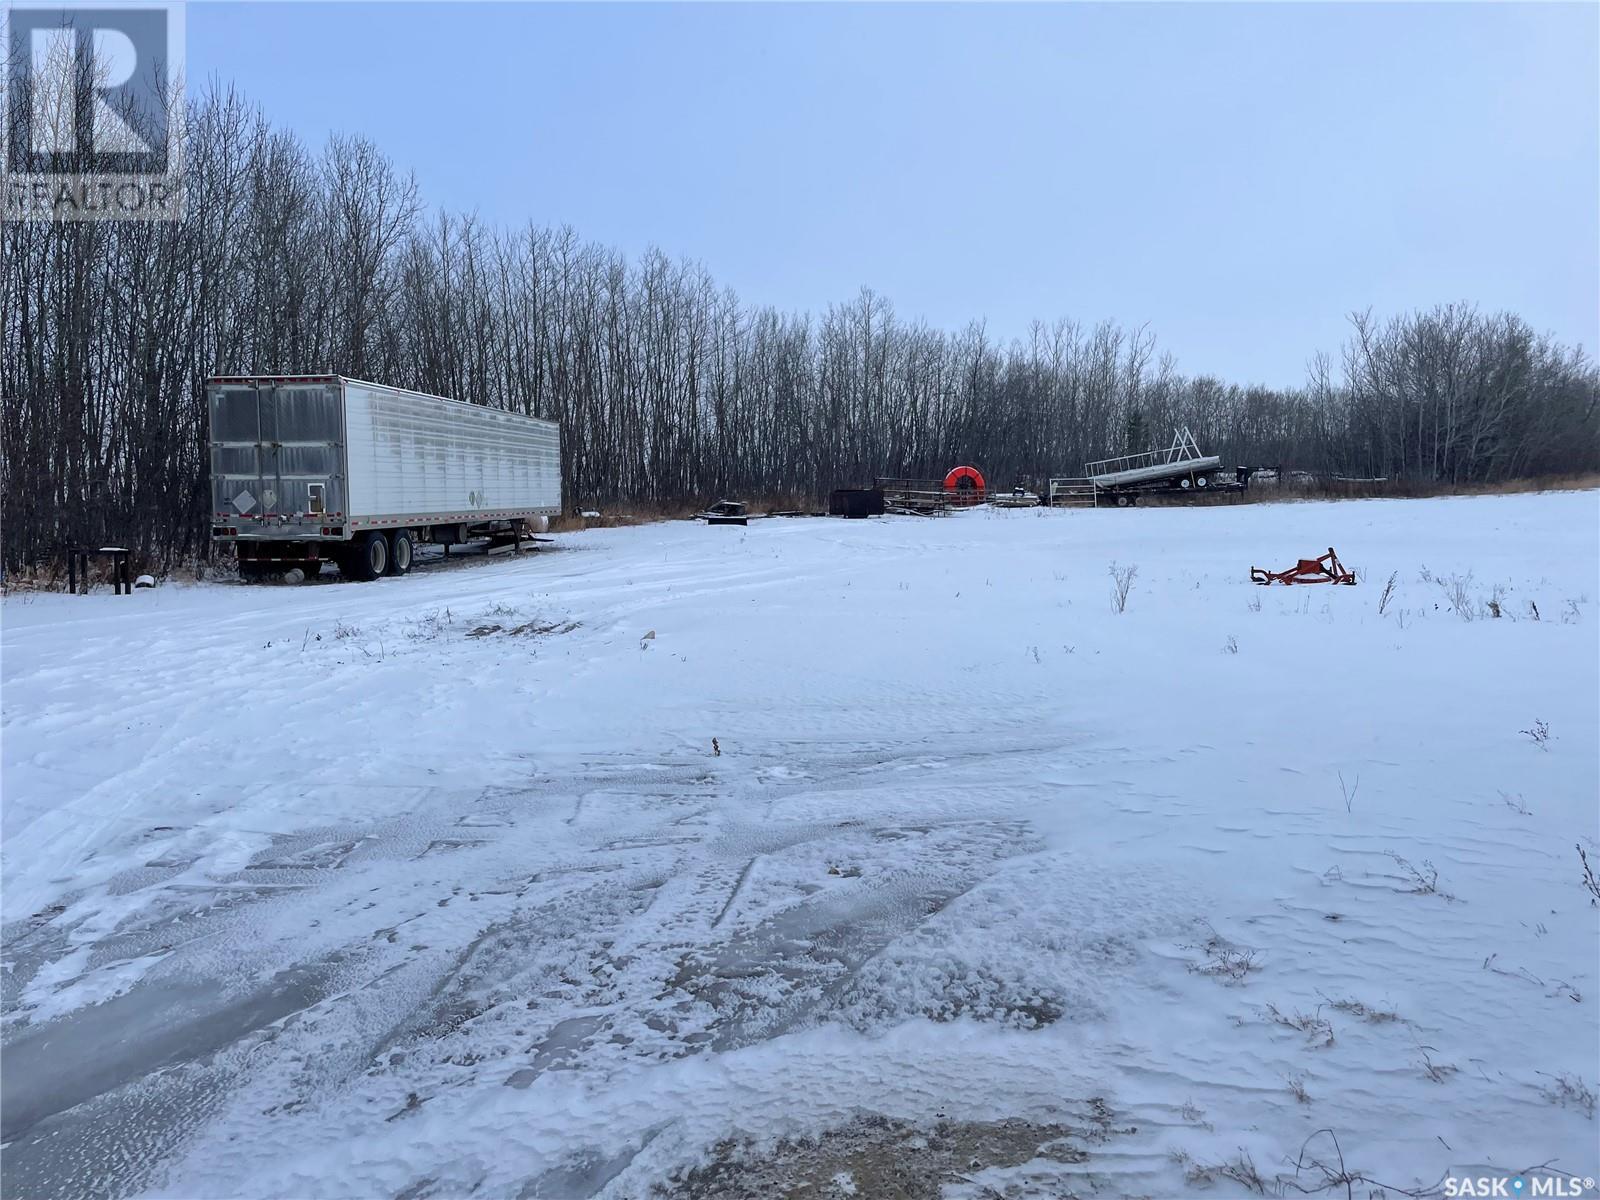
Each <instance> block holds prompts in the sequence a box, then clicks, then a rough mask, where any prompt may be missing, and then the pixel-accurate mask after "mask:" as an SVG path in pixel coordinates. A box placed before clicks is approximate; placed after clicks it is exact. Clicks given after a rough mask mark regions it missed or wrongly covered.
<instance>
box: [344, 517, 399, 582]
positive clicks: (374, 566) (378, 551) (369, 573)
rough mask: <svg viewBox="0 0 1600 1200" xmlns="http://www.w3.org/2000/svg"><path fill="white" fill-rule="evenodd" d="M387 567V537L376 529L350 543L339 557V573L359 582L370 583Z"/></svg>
mask: <svg viewBox="0 0 1600 1200" xmlns="http://www.w3.org/2000/svg"><path fill="white" fill-rule="evenodd" d="M388 569H389V539H388V538H386V537H384V536H383V534H382V533H380V532H379V531H378V530H376V529H374V530H373V531H372V532H371V533H369V534H367V536H366V537H364V538H362V539H361V540H360V541H359V542H356V543H354V544H353V545H351V547H350V548H349V549H348V550H346V551H345V553H344V556H343V557H342V558H340V559H339V574H341V575H343V576H344V577H345V578H346V579H354V580H357V581H359V582H361V583H371V582H372V581H373V580H374V579H376V578H378V576H380V575H382V574H383V573H384V572H385V571H387V570H388Z"/></svg>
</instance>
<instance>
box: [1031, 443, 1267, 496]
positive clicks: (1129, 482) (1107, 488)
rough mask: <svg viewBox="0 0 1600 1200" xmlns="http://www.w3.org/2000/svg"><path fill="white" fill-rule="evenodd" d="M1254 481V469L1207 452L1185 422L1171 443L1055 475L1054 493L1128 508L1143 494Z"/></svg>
mask: <svg viewBox="0 0 1600 1200" xmlns="http://www.w3.org/2000/svg"><path fill="white" fill-rule="evenodd" d="M1248 486H1249V472H1248V471H1244V472H1241V471H1230V470H1227V469H1225V468H1224V467H1223V465H1222V459H1221V458H1219V457H1218V456H1217V455H1215V454H1202V453H1201V451H1200V447H1199V445H1198V444H1197V443H1196V442H1195V439H1194V434H1192V433H1190V432H1189V430H1188V429H1187V428H1181V429H1178V430H1176V431H1174V433H1173V437H1172V444H1171V445H1170V446H1168V447H1167V448H1166V449H1156V450H1145V451H1143V452H1141V453H1139V454H1123V455H1119V456H1117V457H1115V458H1102V459H1098V460H1096V461H1094V462H1091V463H1086V464H1085V465H1084V468H1083V474H1082V475H1078V476H1071V477H1057V478H1054V479H1051V480H1050V486H1049V490H1048V497H1049V503H1050V504H1051V505H1055V506H1064V505H1078V506H1081V507H1095V508H1098V507H1101V506H1104V505H1110V506H1114V507H1116V508H1127V507H1129V506H1131V505H1134V504H1137V503H1138V502H1139V499H1140V497H1142V496H1152V495H1155V494H1169V495H1173V496H1174V497H1176V496H1199V495H1204V494H1210V493H1214V492H1227V491H1243V490H1244V489H1245V488H1247V487H1248Z"/></svg>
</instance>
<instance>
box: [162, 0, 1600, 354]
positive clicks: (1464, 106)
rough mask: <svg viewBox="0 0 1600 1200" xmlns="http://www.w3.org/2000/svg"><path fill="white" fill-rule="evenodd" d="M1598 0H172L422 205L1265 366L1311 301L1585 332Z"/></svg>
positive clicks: (1327, 334) (191, 61)
mask: <svg viewBox="0 0 1600 1200" xmlns="http://www.w3.org/2000/svg"><path fill="white" fill-rule="evenodd" d="M1597 61H1600V7H1597V6H1596V5H1593V4H1571V5H1562V6H1551V5H1538V4H1502V5H1491V4H1471V5H1454V4H1422V5H1412V4H1378V3H1372V4H1342V5H1320V4H1318V5H1310V4H1306V5H1300V4H1270V5H1269V4H1205V5H1201V4H1195V5H1180V6H1169V5H1157V4H1119V5H1091V4H1062V5H1021V6H1009V5H1007V6H1002V5H976V4H974V5H941V6H924V5H918V4H899V5H883V6H867V5H843V4H835V5H809V6H804V5H796V6H789V5H783V6H778V5H758V4H721V5H705V6H689V5H684V6H678V5H668V4H657V5H645V6H632V5H621V4H605V5H591V6H565V5H531V4H530V5H522V4H486V5H468V4H446V5H440V4H400V3H371V4H345V5H338V4H319V3H306V4H191V5H190V6H189V13H188V72H189V77H190V79H191V81H193V82H196V83H198V82H201V81H203V80H204V79H206V78H210V77H216V78H222V79H231V80H233V81H234V82H236V83H237V84H238V86H239V87H240V88H241V89H242V90H243V91H244V92H245V93H246V94H247V95H248V96H250V97H251V98H252V99H254V100H256V101H258V102H259V103H260V104H261V105H263V106H264V108H265V109H266V110H267V112H268V113H269V114H270V116H271V117H272V119H273V120H274V122H275V123H276V124H278V125H280V126H284V127H288V128H291V129H294V130H296V131H298V132H299V133H300V134H301V135H302V136H303V137H304V138H305V139H306V140H307V141H308V142H310V143H311V144H312V145H314V146H320V145H321V143H322V142H323V140H324V139H325V138H326V136H327V135H328V133H329V132H330V131H335V130H338V131H345V132H351V133H360V134H365V135H366V136H368V137H370V138H372V139H373V140H374V141H376V142H377V143H378V144H379V145H380V146H382V147H383V148H384V149H385V150H386V151H387V152H388V153H389V154H390V155H391V156H392V157H393V158H394V159H395V161H396V162H397V163H398V164H399V165H401V166H402V167H406V168H410V169H413V170H414V171H415V172H416V175H417V178H418V181H419V183H420V184H421V188H422V192H423V195H424V198H425V200H426V201H427V202H429V203H430V204H434V205H441V204H442V205H444V206H447V207H449V208H452V209H462V210H475V211H477V212H478V213H479V214H480V215H481V216H482V217H484V218H486V219H488V220H491V221H493V222H496V223H501V224H518V225H520V224H522V223H523V222H525V221H527V220H529V219H532V220H534V221H537V222H540V223H551V224H555V223H563V222H565V223H569V224H571V225H573V226H574V227H575V228H576V229H577V230H578V231H579V232H580V233H581V234H583V235H584V236H585V237H587V238H592V239H594V240H598V241H601V242H604V243H607V244H609V245H613V246H616V247H619V248H620V249H623V250H625V251H627V252H628V253H629V254H631V255H636V254H637V253H638V252H639V251H640V250H642V249H643V248H645V247H646V246H649V245H652V244H653V245H657V246H660V247H661V248H662V249H663V250H665V251H667V252H668V253H669V254H672V255H673V256H675V257H677V256H682V257H688V258H692V259H696V260H698V261H700V262H702V263H703V264H704V265H705V266H706V267H707V269H708V270H709V271H710V272H711V273H712V275H713V276H714V277H715V278H716V279H717V280H718V281H719V282H721V283H723V284H726V285H729V286H731V287H733V288H734V289H736V290H737V291H738V292H739V294H740V295H741V297H743V298H744V299H745V300H747V301H750V302H754V303H762V304H774V305H777V306H779V307H782V308H785V309H791V310H809V311H812V312H817V311H820V310H821V309H823V308H824V307H826V306H827V305H828V304H829V303H830V302H835V301H842V300H848V299H850V298H851V297H852V296H853V295H854V294H855V293H856V291H857V289H858V288H859V287H861V286H862V285H863V284H865V285H867V286H870V287H872V288H873V289H875V290H876V291H878V292H879V293H881V294H883V295H885V296H887V297H888V298H889V299H890V300H892V301H893V302H894V304H895V308H896V311H897V312H898V313H899V314H900V316H902V317H904V318H907V319H916V318H922V319H925V320H926V321H927V322H929V323H930V324H932V325H935V326H940V327H944V328H948V329H952V330H953V329H956V328H958V327H959V326H961V325H963V324H964V323H965V322H966V321H967V320H969V319H971V318H984V319H985V320H986V321H987V323H988V328H989V331H990V333H991V334H992V335H994V336H996V337H998V338H1001V339H1009V338H1010V337H1011V336H1013V335H1018V334H1021V333H1023V332H1024V331H1025V330H1026V328H1027V324H1028V322H1029V320H1030V319H1031V318H1033V317H1036V316H1037V317H1041V318H1046V319H1048V318H1053V317H1056V316H1070V317H1073V318H1075V319H1078V320H1082V321H1085V322H1092V321H1095V320H1098V319H1100V318H1103V317H1110V318H1114V319H1116V320H1118V321H1120V322H1122V323H1124V324H1128V325H1137V324H1142V323H1146V322H1148V323H1149V326H1150V328H1151V330H1152V331H1153V332H1154V333H1155V334H1156V335H1157V337H1158V339H1159V345H1160V347H1161V348H1163V349H1165V350H1169V351H1171V352H1172V353H1173V354H1174V355H1175V356H1176V357H1177V359H1178V362H1179V365H1180V367H1181V368H1182V369H1184V370H1186V371H1189V372H1194V373H1200V372H1209V373H1214V374H1219V375H1222V376H1224V377H1226V378H1228V379H1231V380H1237V381H1240V382H1246V381H1259V382H1266V383H1272V384H1292V383H1298V382H1300V381H1302V379H1303V378H1304V364H1305V361H1306V359H1307V358H1308V357H1309V356H1310V354H1311V353H1312V352H1313V351H1314V350H1316V349H1318V348H1324V349H1327V350H1330V351H1332V350H1335V349H1336V348H1337V345H1338V344H1339V342H1340V341H1341V340H1342V339H1343V337H1344V335H1345V330H1346V324H1345V314H1346V313H1348V312H1349V311H1350V310H1351V309H1353V308H1360V307H1366V306H1368V305H1371V306H1373V307H1374V308H1375V309H1376V310H1377V311H1378V312H1380V313H1383V314H1388V313H1391V312H1395V311H1398V310H1401V309H1405V308H1410V307H1415V306H1424V305H1431V304H1433V303H1435V302H1439V301H1450V300H1463V299H1464V300H1473V301H1476V302H1478V303H1479V304H1481V305H1482V306H1484V307H1485V308H1509V309H1512V310H1514V311H1516V312H1519V313H1521V314H1522V315H1523V316H1525V317H1526V318H1527V319H1528V320H1529V321H1530V322H1532V323H1533V325H1534V326H1535V327H1537V328H1539V329H1541V330H1548V331H1550V332H1553V333H1555V334H1556V335H1558V336H1559V337H1561V338H1562V339H1564V340H1566V341H1568V342H1581V343H1582V344H1583V345H1584V346H1585V347H1586V348H1587V349H1589V350H1590V352H1591V353H1592V352H1594V350H1595V348H1596V343H1597V341H1600V333H1597V324H1600V316H1597V306H1600V67H1597Z"/></svg>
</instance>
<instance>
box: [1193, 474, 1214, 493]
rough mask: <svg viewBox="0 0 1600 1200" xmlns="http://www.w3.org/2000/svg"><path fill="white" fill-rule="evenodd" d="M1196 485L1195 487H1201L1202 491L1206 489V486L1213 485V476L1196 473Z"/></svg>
mask: <svg viewBox="0 0 1600 1200" xmlns="http://www.w3.org/2000/svg"><path fill="white" fill-rule="evenodd" d="M1194 485H1195V487H1197V488H1199V489H1200V490H1201V491H1205V489H1206V488H1208V487H1210V486H1211V476H1209V475H1196V476H1195V477H1194Z"/></svg>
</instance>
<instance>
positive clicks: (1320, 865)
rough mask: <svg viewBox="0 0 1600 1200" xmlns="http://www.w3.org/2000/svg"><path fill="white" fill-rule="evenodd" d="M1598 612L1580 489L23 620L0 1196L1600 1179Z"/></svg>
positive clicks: (327, 590)
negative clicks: (1331, 571)
mask: <svg viewBox="0 0 1600 1200" xmlns="http://www.w3.org/2000/svg"><path fill="white" fill-rule="evenodd" d="M1329 545H1332V546H1335V547H1337V548H1338V550H1339V552H1340V554H1341V556H1342V557H1343V558H1344V560H1345V562H1346V563H1347V564H1349V565H1353V566H1355V567H1356V568H1358V569H1359V570H1360V571H1361V573H1362V582H1361V585H1360V586H1359V587H1355V588H1328V587H1317V588H1285V587H1278V588H1273V589H1263V588H1257V587H1253V586H1251V585H1250V584H1249V583H1248V582H1247V581H1246V572H1247V568H1248V567H1249V566H1251V565H1252V564H1258V565H1262V566H1268V567H1273V568H1278V567H1283V566H1287V565H1289V564H1291V563H1292V562H1293V561H1294V560H1295V559H1296V558H1299V557H1301V556H1311V555H1315V554H1316V553H1318V552H1320V551H1321V550H1323V549H1325V548H1327V547H1328V546H1329ZM1114 561H1115V562H1117V563H1119V564H1122V565H1137V568H1138V571H1137V576H1136V578H1135V579H1134V582H1133V587H1132V591H1131V593H1130V595H1129V599H1128V603H1127V607H1126V611H1124V612H1120V613H1119V612H1116V611H1114V610H1113V605H1112V603H1111V599H1110V592H1111V586H1112V581H1111V579H1110V578H1109V576H1108V568H1109V567H1110V565H1111V564H1112V563H1113V562H1114ZM1391 573H1395V574H1396V576H1397V580H1396V587H1395V591H1394V595H1393V596H1392V597H1391V598H1390V599H1389V600H1388V602H1387V604H1386V605H1383V607H1384V608H1385V609H1386V611H1382V612H1380V605H1381V604H1382V601H1381V595H1382V592H1383V585H1384V581H1385V580H1386V579H1387V578H1388V577H1389V576H1390V574H1391ZM1458 592H1459V593H1460V594H1459V596H1458V595H1457V594H1456V593H1458ZM1597 595H1600V501H1597V497H1596V495H1595V494H1594V493H1577V494H1573V493H1568V494H1552V495H1528V496H1510V497H1496V498H1463V499H1445V500H1430V501H1405V502H1380V501H1365V502H1345V503H1301V504H1278V505H1255V506H1239V507H1225V508H1210V509H1182V508H1172V509H1163V508H1155V509H1142V508H1141V509H1135V510H1129V511H1116V510H1100V511H1089V512H1083V511H1072V512H1045V511H1038V510H1032V511H1010V512H993V511H973V512H968V513H963V514H960V515H956V516H952V517H949V518H947V519H941V520H926V519H917V518H887V519H881V520H873V521H852V522H845V521H830V520H820V519H819V520H771V521H757V522H753V523H752V524H751V525H750V526H749V528H748V529H738V528H717V529H707V528H704V527H700V526H695V525H690V524H662V525H648V526H642V527H638V528H632V529H618V530H610V531H592V532H589V533H584V534H573V535H565V536H562V537H560V538H559V539H558V542H557V545H556V546H555V547H554V548H553V549H552V550H551V551H549V552H541V553H539V554H538V555H534V556H525V557H523V558H521V559H519V560H498V561H494V562H452V563H450V564H448V565H440V564H430V565H429V566H427V567H425V568H424V569H420V570H418V571H417V572H416V573H414V574H413V575H411V576H410V577H408V578H405V579H400V580H385V581H382V582H379V583H376V584H362V585H354V584H344V583H341V582H338V581H337V580H336V579H335V578H332V577H329V578H327V579H325V580H323V581H321V582H319V583H318V584H316V585H314V586H309V585H308V586H302V587H298V588H293V587H249V586H241V585H211V586H181V585H169V586H164V587H161V588H159V589H157V590H155V591H154V592H146V593H140V594H138V595H135V596H133V597H131V598H128V597H122V598H113V597H111V596H109V595H99V596H95V597H93V598H89V599H83V598H72V597H64V596H34V597H12V598H10V599H8V600H6V601H5V603H4V606H3V643H0V649H3V656H4V658H3V683H4V779H3V782H4V813H3V816H4V820H3V836H4V871H5V876H4V918H5V928H4V935H5V954H4V965H5V971H4V975H3V987H4V990H3V1001H4V1041H3V1052H4V1060H3V1067H4V1126H5V1128H4V1135H3V1136H4V1140H5V1144H4V1148H3V1171H4V1180H3V1183H4V1190H5V1193H6V1195H8V1196H41V1197H44V1196H52V1197H53V1196H62V1197H65V1196H86V1195H118V1196H120V1195H132V1194H143V1193H148V1194H150V1195H161V1196H174V1197H220V1196H234V1195H244V1196H262V1197H285V1196H295V1197H302V1196H303V1197H312V1196H328V1197H342V1198H349V1197H396V1198H403V1200H424V1198H426V1197H433V1196H440V1197H445V1196H450V1197H454V1196H464V1195H467V1194H468V1193H471V1194H473V1195H475V1196H480V1197H501V1196H504V1197H549V1196H588V1195H592V1194H600V1195H605V1196H608V1197H625V1196H626V1197H643V1196H648V1195H652V1194H658V1193H659V1194H677V1195H694V1196H737V1195H772V1194H781V1193H782V1192H784V1191H785V1190H786V1189H787V1190H790V1191H791V1192H792V1194H795V1195H805V1196H828V1195H840V1196H842V1195H848V1194H857V1195H867V1196H870V1195H938V1194H939V1193H940V1190H941V1189H942V1192H943V1194H944V1195H945V1196H948V1197H951V1198H952V1200H954V1198H957V1197H981V1196H995V1195H1000V1196H1063V1195H1088V1194H1102V1195H1108V1196H1117V1195H1147V1196H1173V1195H1185V1194H1189V1193H1191V1192H1200V1191H1207V1190H1208V1194H1212V1195H1231V1194H1240V1193H1243V1192H1245V1191H1247V1190H1249V1189H1250V1188H1252V1187H1253V1186H1254V1181H1253V1180H1252V1178H1251V1175H1252V1172H1255V1173H1258V1174H1259V1177H1260V1180H1261V1181H1262V1184H1263V1186H1264V1187H1265V1189H1266V1190H1267V1191H1268V1192H1276V1191H1280V1190H1282V1189H1284V1188H1285V1187H1288V1188H1289V1190H1290V1191H1293V1190H1294V1189H1295V1188H1307V1189H1316V1188H1319V1187H1323V1186H1325V1185H1330V1179H1331V1178H1332V1177H1334V1176H1338V1175H1340V1174H1341V1173H1343V1174H1344V1175H1345V1176H1346V1177H1347V1179H1346V1180H1345V1181H1341V1182H1337V1183H1336V1186H1334V1189H1333V1190H1334V1191H1335V1192H1336V1193H1337V1194H1338V1195H1345V1194H1346V1182H1350V1181H1349V1179H1348V1177H1352V1176H1361V1177H1363V1178H1365V1179H1370V1180H1376V1181H1379V1182H1380V1183H1381V1184H1383V1185H1385V1186H1386V1187H1388V1188H1389V1189H1391V1191H1390V1194H1393V1189H1396V1188H1398V1189H1419V1188H1431V1187H1434V1186H1436V1185H1441V1184H1442V1183H1443V1182H1444V1181H1445V1179H1446V1177H1449V1176H1462V1175H1468V1176H1473V1177H1477V1176H1483V1175H1490V1176H1495V1175H1500V1174H1505V1173H1514V1172H1517V1171H1519V1170H1525V1169H1527V1168H1531V1167H1535V1166H1537V1165H1540V1164H1545V1165H1546V1166H1547V1169H1548V1170H1549V1171H1551V1172H1555V1173H1558V1174H1562V1175H1569V1174H1570V1175H1576V1176H1578V1177H1579V1178H1580V1180H1581V1179H1582V1178H1583V1177H1591V1178H1592V1177H1594V1176H1596V1175H1597V1174H1600V1153H1597V1151H1596V1143H1597V1128H1600V1126H1597V1124H1596V1117H1595V1112H1594V1094H1595V1090H1596V1089H1597V1087H1600V1066H1597V1060H1600V1019H1597V1014H1600V978H1597V964H1596V950H1597V944H1600V908H1596V907H1594V906H1592V905H1591V903H1590V897H1589V893H1588V892H1587V891H1586V890H1585V887H1584V884H1583V870H1582V864H1581V862H1580V860H1579V855H1578V850H1577V846H1578V845H1579V844H1581V845H1583V846H1584V847H1585V849H1586V850H1587V853H1588V856H1589V859H1590V861H1591V862H1592V863H1594V864H1595V867H1596V869H1597V871H1600V845H1597V839H1600V816H1597V793H1600V778H1597V770H1600V766H1597V763H1600V749H1597V729H1600V711H1597V693H1600V665H1597V664H1600V638H1597V634H1600V612H1597V610H1596V605H1595V601H1596V597H1597ZM1462 604H1464V605H1465V608H1461V605H1462ZM1491 604H1494V605H1498V607H1499V611H1500V613H1501V614H1502V615H1501V616H1500V617H1499V618H1498V619H1497V618H1496V617H1495V616H1494V615H1493V614H1492V612H1491V610H1490V609H1491ZM1535 609H1536V610H1537V614H1536V613H1535ZM1540 722H1542V723H1543V725H1541V724H1539V723H1540ZM1541 729H1547V730H1548V737H1539V736H1536V735H1538V734H1539V731H1540V730H1541ZM1525 731H1532V732H1531V733H1530V732H1525ZM1284 1181H1289V1182H1288V1183H1285V1182H1284ZM1291 1185H1292V1186H1291ZM894 1189H899V1190H894ZM1370 1190H1371V1187H1370V1185H1368V1184H1364V1183H1351V1193H1352V1194H1355V1195H1367V1194H1368V1193H1369V1191H1370ZM1590 1191H1591V1193H1592V1191H1593V1189H1592V1188H1591V1189H1590Z"/></svg>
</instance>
